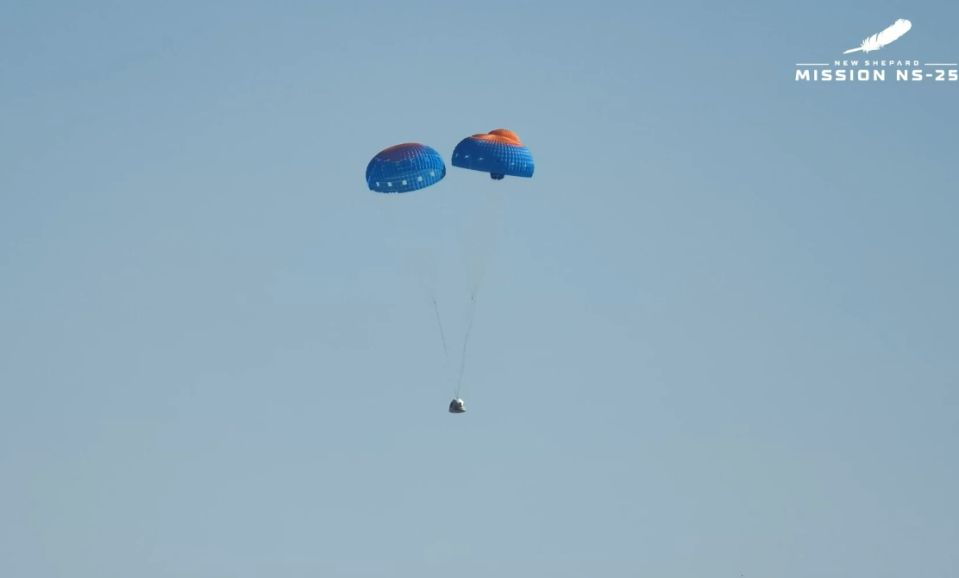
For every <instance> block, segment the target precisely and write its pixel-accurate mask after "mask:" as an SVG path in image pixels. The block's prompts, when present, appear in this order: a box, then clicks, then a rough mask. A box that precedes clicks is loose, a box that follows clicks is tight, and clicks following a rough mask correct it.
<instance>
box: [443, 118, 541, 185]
mask: <svg viewBox="0 0 959 578" xmlns="http://www.w3.org/2000/svg"><path fill="white" fill-rule="evenodd" d="M453 166H454V167H459V168H462V169H470V170H474V171H480V172H483V173H489V176H490V178H491V179H493V180H496V181H499V180H502V179H503V177H506V176H510V177H526V178H529V177H532V176H533V155H532V154H531V153H530V152H529V149H527V148H526V147H525V146H523V143H521V142H520V140H519V137H518V136H516V133H514V132H513V131H511V130H506V129H505V128H499V129H496V130H491V131H489V132H488V133H486V134H474V135H473V136H471V137H467V138H464V139H463V140H461V141H460V143H459V144H458V145H456V148H455V149H453Z"/></svg>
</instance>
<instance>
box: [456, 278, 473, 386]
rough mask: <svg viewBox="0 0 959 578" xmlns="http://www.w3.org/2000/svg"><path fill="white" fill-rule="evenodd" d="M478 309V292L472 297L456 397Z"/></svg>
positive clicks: (461, 381) (461, 380) (461, 383)
mask: <svg viewBox="0 0 959 578" xmlns="http://www.w3.org/2000/svg"><path fill="white" fill-rule="evenodd" d="M475 311H476V293H473V296H472V297H471V298H470V316H469V324H468V325H467V326H466V337H465V338H464V339H463V355H462V356H461V357H460V375H459V379H458V380H457V381H456V399H459V397H460V388H461V387H462V385H463V369H465V368H466V345H467V344H468V343H469V340H470V330H472V329H473V313H474V312H475Z"/></svg>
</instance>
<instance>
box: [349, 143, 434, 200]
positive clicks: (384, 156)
mask: <svg viewBox="0 0 959 578" xmlns="http://www.w3.org/2000/svg"><path fill="white" fill-rule="evenodd" d="M445 176H446V164H445V163H444V162H443V157H441V156H440V154H439V153H438V152H436V151H435V150H434V149H432V148H430V147H428V146H426V145H424V144H419V143H405V144H399V145H395V146H391V147H389V148H387V149H384V150H382V151H380V152H379V154H377V155H376V156H375V157H373V159H372V160H371V161H370V164H368V165H367V166H366V185H367V186H368V187H369V188H370V190H371V191H375V192H377V193H409V192H411V191H418V190H420V189H425V188H426V187H429V186H432V185H435V184H436V183H438V182H440V181H441V180H443V177H445Z"/></svg>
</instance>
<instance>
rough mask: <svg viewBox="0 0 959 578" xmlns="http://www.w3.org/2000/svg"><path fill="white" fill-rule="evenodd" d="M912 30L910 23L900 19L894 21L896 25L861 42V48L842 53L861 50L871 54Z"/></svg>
mask: <svg viewBox="0 0 959 578" xmlns="http://www.w3.org/2000/svg"><path fill="white" fill-rule="evenodd" d="M910 28H912V22H910V21H908V20H903V19H902V18H900V19H899V20H896V23H895V24H893V25H892V26H890V27H889V28H886V29H885V30H883V31H882V32H880V33H879V34H873V35H872V36H870V37H869V38H867V39H865V40H863V41H862V46H860V47H859V48H853V49H851V50H847V51H845V52H843V54H849V53H850V52H857V51H859V50H862V51H863V52H872V51H873V50H879V49H880V48H882V47H883V46H885V45H887V44H891V43H893V42H895V41H896V40H898V39H899V37H900V36H902V35H903V34H905V33H906V32H909V29H910Z"/></svg>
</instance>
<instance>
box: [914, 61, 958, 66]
mask: <svg viewBox="0 0 959 578" xmlns="http://www.w3.org/2000/svg"><path fill="white" fill-rule="evenodd" d="M923 66H959V65H957V64H955V63H952V64H943V63H941V62H927V63H926V64H923Z"/></svg>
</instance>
